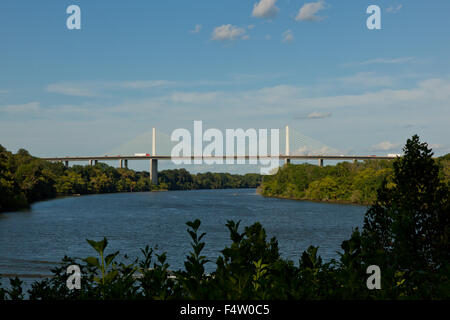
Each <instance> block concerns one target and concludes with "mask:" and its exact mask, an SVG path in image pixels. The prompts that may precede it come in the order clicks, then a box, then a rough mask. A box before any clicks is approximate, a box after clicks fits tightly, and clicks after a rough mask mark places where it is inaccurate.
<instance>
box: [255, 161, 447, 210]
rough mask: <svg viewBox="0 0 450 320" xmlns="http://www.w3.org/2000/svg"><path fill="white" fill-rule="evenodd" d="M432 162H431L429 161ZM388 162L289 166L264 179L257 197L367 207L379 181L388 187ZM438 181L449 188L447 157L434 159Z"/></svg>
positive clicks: (391, 164)
mask: <svg viewBox="0 0 450 320" xmlns="http://www.w3.org/2000/svg"><path fill="white" fill-rule="evenodd" d="M430 161H433V160H430ZM394 162H395V161H391V160H365V161H364V162H357V163H349V162H341V163H338V164H337V165H335V166H325V167H318V166H315V165H311V164H298V165H294V164H289V165H285V166H284V167H283V168H280V170H278V172H277V173H276V174H275V175H273V176H265V177H264V179H263V182H262V184H261V194H262V195H264V196H268V197H280V198H289V199H298V200H314V201H330V202H344V203H357V204H365V205H370V204H373V203H374V202H375V199H376V197H377V190H378V189H379V188H380V187H381V185H382V183H383V181H386V182H387V186H390V185H391V184H392V178H393V173H394V167H393V163H394ZM435 162H436V163H437V164H438V166H439V179H440V180H441V181H443V182H444V183H447V185H450V154H449V155H447V156H443V157H440V158H437V159H436V160H435Z"/></svg>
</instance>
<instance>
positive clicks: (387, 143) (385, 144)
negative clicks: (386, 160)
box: [370, 141, 400, 151]
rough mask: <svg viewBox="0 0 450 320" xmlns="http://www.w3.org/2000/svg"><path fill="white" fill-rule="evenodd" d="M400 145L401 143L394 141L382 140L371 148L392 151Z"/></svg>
mask: <svg viewBox="0 0 450 320" xmlns="http://www.w3.org/2000/svg"><path fill="white" fill-rule="evenodd" d="M399 147H400V144H399V143H392V142H390V141H383V142H380V143H378V144H376V145H374V146H372V148H370V149H371V150H372V151H391V150H396V149H398V148H399Z"/></svg>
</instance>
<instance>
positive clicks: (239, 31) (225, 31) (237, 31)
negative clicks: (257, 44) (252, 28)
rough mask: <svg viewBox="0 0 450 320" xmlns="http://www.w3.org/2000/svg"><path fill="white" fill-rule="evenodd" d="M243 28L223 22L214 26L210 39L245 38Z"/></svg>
mask: <svg viewBox="0 0 450 320" xmlns="http://www.w3.org/2000/svg"><path fill="white" fill-rule="evenodd" d="M245 36H246V35H245V29H243V28H240V27H238V26H233V25H231V24H224V25H221V26H219V27H216V28H215V29H214V31H213V34H212V38H211V39H212V40H218V41H224V40H236V39H239V38H242V39H245Z"/></svg>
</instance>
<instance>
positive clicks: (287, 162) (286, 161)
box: [284, 126, 291, 164]
mask: <svg viewBox="0 0 450 320" xmlns="http://www.w3.org/2000/svg"><path fill="white" fill-rule="evenodd" d="M285 153H286V155H287V156H288V155H289V153H290V150H289V126H286V152H285ZM290 163H291V159H289V158H287V159H284V164H290Z"/></svg>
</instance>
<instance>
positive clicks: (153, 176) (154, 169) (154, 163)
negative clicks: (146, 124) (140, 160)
mask: <svg viewBox="0 0 450 320" xmlns="http://www.w3.org/2000/svg"><path fill="white" fill-rule="evenodd" d="M152 156H156V128H153V129H152ZM150 181H151V183H152V184H154V185H158V159H151V160H150Z"/></svg>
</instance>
